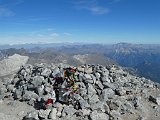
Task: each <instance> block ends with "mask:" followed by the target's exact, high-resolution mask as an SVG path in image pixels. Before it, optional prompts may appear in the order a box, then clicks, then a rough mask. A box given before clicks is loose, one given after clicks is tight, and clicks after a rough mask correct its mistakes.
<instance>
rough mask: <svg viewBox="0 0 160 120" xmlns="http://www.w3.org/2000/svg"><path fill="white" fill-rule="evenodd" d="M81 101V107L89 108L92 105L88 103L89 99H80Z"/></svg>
mask: <svg viewBox="0 0 160 120" xmlns="http://www.w3.org/2000/svg"><path fill="white" fill-rule="evenodd" d="M79 103H80V107H81V108H82V109H84V108H89V107H90V105H89V104H88V103H87V101H85V100H84V99H80V100H79Z"/></svg>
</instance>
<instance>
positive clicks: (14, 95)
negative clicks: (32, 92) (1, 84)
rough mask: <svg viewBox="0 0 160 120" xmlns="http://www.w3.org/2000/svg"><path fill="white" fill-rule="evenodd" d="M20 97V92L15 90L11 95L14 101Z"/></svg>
mask: <svg viewBox="0 0 160 120" xmlns="http://www.w3.org/2000/svg"><path fill="white" fill-rule="evenodd" d="M21 95H22V90H19V89H16V90H15V92H14V94H13V97H14V98H15V99H20V98H21Z"/></svg>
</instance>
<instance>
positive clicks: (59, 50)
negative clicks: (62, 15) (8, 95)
mask: <svg viewBox="0 0 160 120" xmlns="http://www.w3.org/2000/svg"><path fill="white" fill-rule="evenodd" d="M0 48H1V51H0V58H1V59H3V57H6V56H8V55H13V54H14V53H18V54H21V55H28V56H29V57H30V60H29V62H30V63H36V62H39V63H40V62H48V63H51V62H53V61H54V62H67V63H72V64H74V65H80V64H83V63H86V64H87V63H92V64H94V63H95V64H98V63H99V64H103V65H104V64H106V63H109V64H119V65H122V66H124V67H127V69H130V70H131V72H133V73H136V74H137V75H139V76H144V77H146V78H149V79H151V80H153V81H156V82H160V62H159V61H160V45H155V44H130V43H118V44H83V43H81V44H79V43H72V44H70V43H63V44H61V43H57V44H23V45H12V46H10V45H8V46H7V45H5V46H0ZM77 57H78V58H77ZM133 69H134V70H133Z"/></svg>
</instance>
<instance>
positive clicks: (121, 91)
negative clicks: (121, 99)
mask: <svg viewBox="0 0 160 120" xmlns="http://www.w3.org/2000/svg"><path fill="white" fill-rule="evenodd" d="M115 92H116V94H118V95H119V96H123V95H126V90H125V89H124V88H123V87H120V88H118V89H116V90H115Z"/></svg>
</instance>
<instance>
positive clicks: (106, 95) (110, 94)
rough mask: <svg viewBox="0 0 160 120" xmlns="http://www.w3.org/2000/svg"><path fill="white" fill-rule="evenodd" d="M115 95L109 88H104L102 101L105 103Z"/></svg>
mask: <svg viewBox="0 0 160 120" xmlns="http://www.w3.org/2000/svg"><path fill="white" fill-rule="evenodd" d="M114 95H115V92H114V91H113V90H112V89H111V88H106V89H104V90H103V91H102V99H103V100H104V101H107V100H108V99H112V98H113V97H114Z"/></svg>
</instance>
